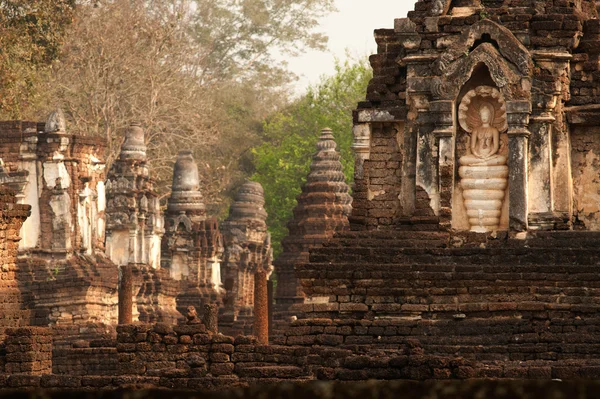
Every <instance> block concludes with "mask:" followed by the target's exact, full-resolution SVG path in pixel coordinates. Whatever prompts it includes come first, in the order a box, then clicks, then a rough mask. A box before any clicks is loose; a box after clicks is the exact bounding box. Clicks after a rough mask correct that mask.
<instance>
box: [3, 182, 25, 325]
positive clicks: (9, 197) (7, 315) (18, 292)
mask: <svg viewBox="0 0 600 399" xmlns="http://www.w3.org/2000/svg"><path fill="white" fill-rule="evenodd" d="M30 209H31V207H30V206H29V205H20V204H17V203H16V198H15V193H14V192H13V191H12V190H10V189H8V188H6V187H3V186H0V259H1V260H2V261H1V262H0V291H1V292H2V295H1V296H0V305H1V307H0V327H18V326H23V325H27V324H28V321H29V319H30V313H31V312H30V311H29V309H28V307H29V306H28V305H29V300H30V298H29V297H28V296H27V293H26V292H23V289H22V287H21V286H20V284H19V282H18V281H17V253H18V248H19V240H20V237H19V230H20V229H21V226H22V225H23V222H24V221H25V219H26V218H27V217H28V216H29V212H30Z"/></svg>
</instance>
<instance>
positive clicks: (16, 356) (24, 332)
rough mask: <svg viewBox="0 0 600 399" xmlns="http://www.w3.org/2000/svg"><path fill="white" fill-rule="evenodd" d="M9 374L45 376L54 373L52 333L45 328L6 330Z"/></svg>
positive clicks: (6, 369) (6, 367) (6, 365)
mask: <svg viewBox="0 0 600 399" xmlns="http://www.w3.org/2000/svg"><path fill="white" fill-rule="evenodd" d="M5 344H6V364H5V367H4V368H5V372H6V373H7V374H20V373H24V374H28V375H43V374H50V373H51V372H52V332H51V331H50V329H48V328H43V327H21V328H8V329H7V330H6V340H5Z"/></svg>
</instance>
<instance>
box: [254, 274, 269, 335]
mask: <svg viewBox="0 0 600 399" xmlns="http://www.w3.org/2000/svg"><path fill="white" fill-rule="evenodd" d="M254 335H256V337H257V338H258V342H259V343H260V344H262V345H268V344H269V296H268V293H267V272H266V271H264V270H262V269H259V270H257V271H256V274H255V275H254Z"/></svg>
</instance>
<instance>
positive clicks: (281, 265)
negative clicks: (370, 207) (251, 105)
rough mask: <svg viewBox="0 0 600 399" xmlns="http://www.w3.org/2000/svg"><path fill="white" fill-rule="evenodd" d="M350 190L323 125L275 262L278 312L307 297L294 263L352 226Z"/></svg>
mask: <svg viewBox="0 0 600 399" xmlns="http://www.w3.org/2000/svg"><path fill="white" fill-rule="evenodd" d="M349 191H350V189H349V187H348V185H347V184H346V178H345V176H344V173H343V171H342V164H341V162H340V155H339V153H338V152H337V151H336V143H335V141H334V137H333V135H332V132H331V130H330V129H323V130H322V131H321V136H320V138H319V141H318V143H317V152H316V153H315V154H314V156H313V161H312V163H311V165H310V172H309V174H308V177H307V179H306V184H304V186H303V187H302V193H301V194H300V195H298V198H297V201H298V203H297V205H296V207H295V208H294V218H293V219H292V220H291V221H290V222H289V224H288V229H289V235H288V236H287V237H286V238H284V239H283V241H282V243H281V244H282V246H283V252H282V253H281V255H280V256H279V257H278V258H277V259H276V261H275V262H274V267H275V271H276V274H277V290H276V294H275V300H276V311H277V312H278V313H279V312H285V311H287V310H288V309H289V307H290V305H292V304H294V303H302V302H303V301H304V293H303V292H302V287H301V286H300V284H299V283H298V279H297V278H296V275H295V272H294V267H295V266H296V265H302V264H305V263H307V262H308V258H309V249H310V248H315V247H318V246H321V245H322V243H323V242H324V241H325V240H327V239H330V238H332V237H333V235H334V234H335V233H336V232H340V231H344V230H346V229H347V228H348V227H349V223H348V216H349V215H350V212H351V210H352V207H351V203H352V197H351V196H350V194H349Z"/></svg>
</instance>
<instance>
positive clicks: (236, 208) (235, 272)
mask: <svg viewBox="0 0 600 399" xmlns="http://www.w3.org/2000/svg"><path fill="white" fill-rule="evenodd" d="M264 203H265V199H264V191H263V188H262V186H261V185H260V183H257V182H252V181H248V182H246V183H244V184H243V185H242V186H241V187H240V189H239V190H238V192H237V194H236V196H235V200H234V203H233V204H232V205H231V208H230V209H229V217H228V218H227V219H226V220H225V221H224V222H223V223H222V224H221V230H222V232H223V242H224V244H225V252H224V254H223V262H222V264H221V277H222V279H223V284H224V288H225V290H226V293H225V296H224V307H223V308H222V316H221V319H222V321H223V323H221V325H222V326H223V327H226V328H229V330H226V331H229V332H230V333H232V334H233V333H239V332H247V333H250V332H252V329H251V327H252V315H253V308H254V276H255V274H256V273H257V272H258V271H259V270H263V271H266V272H267V273H268V274H270V273H271V272H272V270H273V266H272V265H271V262H272V259H271V258H272V249H271V235H270V234H269V232H268V231H267V223H266V221H267V212H266V211H265V209H264Z"/></svg>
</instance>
